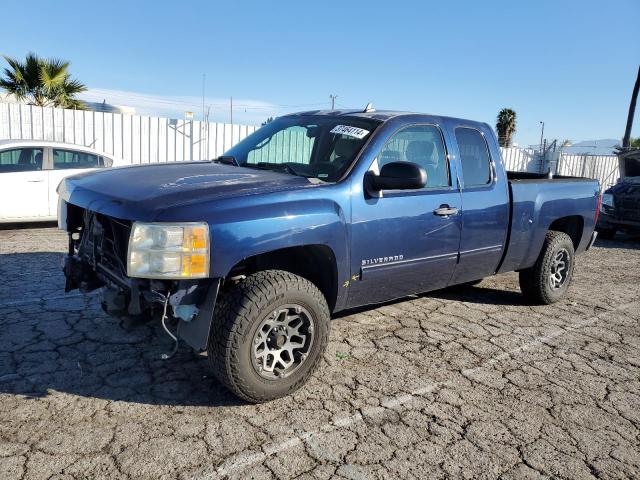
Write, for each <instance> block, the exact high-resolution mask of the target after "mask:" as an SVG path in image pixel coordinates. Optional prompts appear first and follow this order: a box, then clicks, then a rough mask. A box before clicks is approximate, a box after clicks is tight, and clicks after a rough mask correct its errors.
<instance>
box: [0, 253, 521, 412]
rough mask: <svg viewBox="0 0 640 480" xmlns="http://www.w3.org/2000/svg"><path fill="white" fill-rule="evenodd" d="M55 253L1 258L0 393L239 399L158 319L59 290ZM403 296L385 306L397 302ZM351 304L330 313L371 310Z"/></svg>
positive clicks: (504, 297)
mask: <svg viewBox="0 0 640 480" xmlns="http://www.w3.org/2000/svg"><path fill="white" fill-rule="evenodd" d="M60 256H61V254H60V253H56V252H37V253H16V254H8V255H0V278H3V279H6V280H4V281H3V284H4V285H3V286H4V287H5V288H3V289H2V291H1V292H0V331H2V332H3V334H2V335H0V394H12V395H22V396H25V397H33V398H37V397H45V396H47V395H48V394H49V393H50V392H51V391H59V392H66V393H70V394H73V395H79V396H83V397H92V398H99V399H105V400H112V401H125V402H134V403H141V404H149V405H174V406H177V405H180V406H206V407H213V406H237V405H244V404H245V402H243V401H241V400H239V399H238V398H236V397H235V396H234V395H232V394H231V393H229V392H228V391H227V390H226V389H225V388H224V387H223V386H222V385H221V384H220V383H219V382H218V381H217V380H216V379H215V378H214V377H213V375H212V372H211V369H210V367H209V364H208V360H207V358H206V355H204V354H197V353H195V352H193V351H192V350H191V349H190V348H189V347H188V346H186V345H185V344H181V346H180V348H179V350H178V352H177V354H176V355H175V357H173V358H172V359H170V360H168V361H165V360H161V359H160V355H161V354H162V353H165V352H169V351H170V350H171V348H172V346H173V343H172V340H171V339H170V338H169V337H168V336H167V335H166V333H165V332H164V331H163V330H162V327H161V325H160V322H159V320H154V321H152V322H149V323H145V324H142V325H136V324H132V323H130V322H127V321H123V320H117V319H114V318H112V317H109V316H108V315H106V314H105V313H104V312H103V311H102V309H101V307H100V299H99V295H97V294H88V295H81V294H79V293H78V292H71V293H69V294H65V293H64V278H63V275H62V273H61V271H60V267H59V265H60V263H59V262H60ZM420 296H429V297H434V298H442V299H447V300H465V301H469V302H476V303H486V304H493V305H521V304H523V302H524V300H523V298H522V296H521V295H520V294H519V293H517V292H511V291H502V290H496V289H493V288H485V287H482V286H476V287H468V288H460V287H458V288H450V289H446V290H442V291H437V292H431V293H428V294H424V295H420ZM411 298H416V296H413V297H405V298H401V299H398V300H395V301H393V302H387V303H386V305H389V304H395V303H401V302H404V301H407V300H409V299H411ZM379 306H380V305H375V306H369V307H362V308H358V309H351V310H349V311H346V312H341V313H340V314H338V315H336V316H334V318H340V317H344V316H346V315H352V314H355V313H358V312H360V311H365V310H370V309H372V308H378V307H379Z"/></svg>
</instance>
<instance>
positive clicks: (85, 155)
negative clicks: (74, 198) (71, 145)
mask: <svg viewBox="0 0 640 480" xmlns="http://www.w3.org/2000/svg"><path fill="white" fill-rule="evenodd" d="M103 167H104V159H103V158H102V157H101V156H99V155H95V154H93V153H90V152H83V151H80V150H73V149H68V148H51V166H50V170H49V215H54V216H55V215H56V214H57V208H58V194H57V192H56V189H57V188H58V185H59V184H60V182H61V181H62V179H63V178H65V177H69V176H71V175H76V174H78V173H83V172H87V171H91V170H95V169H99V168H103Z"/></svg>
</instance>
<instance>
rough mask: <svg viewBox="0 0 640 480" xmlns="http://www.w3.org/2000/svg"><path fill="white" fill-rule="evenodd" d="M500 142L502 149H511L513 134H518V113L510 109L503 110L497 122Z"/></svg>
mask: <svg viewBox="0 0 640 480" xmlns="http://www.w3.org/2000/svg"><path fill="white" fill-rule="evenodd" d="M496 130H497V132H498V142H499V143H500V146H501V147H510V146H511V141H512V139H513V134H514V133H516V112H515V111H514V110H512V109H510V108H503V109H502V110H500V113H498V118H497V120H496Z"/></svg>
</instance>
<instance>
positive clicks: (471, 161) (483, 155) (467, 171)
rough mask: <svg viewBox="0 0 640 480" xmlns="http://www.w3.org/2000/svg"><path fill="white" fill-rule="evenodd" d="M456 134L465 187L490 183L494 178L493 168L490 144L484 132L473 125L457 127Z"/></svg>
mask: <svg viewBox="0 0 640 480" xmlns="http://www.w3.org/2000/svg"><path fill="white" fill-rule="evenodd" d="M455 136H456V142H457V143H458V152H459V153H460V164H461V165H462V183H463V185H464V187H465V188H469V187H471V188H473V187H483V186H486V185H489V184H490V183H491V182H492V180H493V168H492V166H491V157H490V155H489V146H488V145H487V141H486V139H485V138H484V136H483V135H482V133H480V131H479V130H476V129H475V128H471V127H457V128H456V129H455Z"/></svg>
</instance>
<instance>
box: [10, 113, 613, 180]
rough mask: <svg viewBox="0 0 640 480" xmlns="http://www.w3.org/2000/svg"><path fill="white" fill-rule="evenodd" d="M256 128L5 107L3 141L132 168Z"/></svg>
mask: <svg viewBox="0 0 640 480" xmlns="http://www.w3.org/2000/svg"><path fill="white" fill-rule="evenodd" d="M256 128H258V127H256V126H252V125H231V124H228V123H206V122H197V121H193V122H192V121H186V120H171V119H169V118H163V117H148V116H141V115H126V114H119V113H103V112H93V111H82V110H65V109H61V108H48V107H45V108H42V107H34V106H31V105H23V104H19V103H5V102H0V139H12V138H15V139H37V140H52V141H58V142H67V143H74V144H78V145H85V146H89V147H92V148H94V149H96V150H98V151H100V152H104V153H106V154H110V155H113V156H115V157H118V158H122V159H124V160H126V161H128V162H130V163H155V162H174V161H181V160H191V159H193V160H210V159H212V158H215V157H217V156H219V155H221V154H222V153H223V152H224V151H225V150H227V149H229V148H230V147H231V146H233V145H234V144H236V143H237V142H239V141H240V140H242V139H243V138H245V137H246V136H247V135H249V134H250V133H253V132H254V131H255V130H256ZM290 135H291V134H290V133H289V136H290ZM280 137H282V136H278V137H277V138H276V139H275V141H274V142H272V144H269V145H268V150H269V152H271V151H273V152H280V153H282V157H283V158H285V157H286V156H287V154H286V153H285V152H284V150H283V148H284V147H283V145H284V144H287V145H292V147H291V149H292V150H293V151H291V152H288V155H291V154H295V153H296V152H297V151H306V150H308V149H309V148H310V144H309V139H308V138H306V136H305V135H301V134H296V138H295V139H291V138H287V139H285V138H284V137H283V138H280ZM284 140H286V141H284ZM501 151H502V156H503V158H504V162H505V166H506V168H507V170H512V171H528V172H539V173H541V172H544V171H546V170H547V169H548V161H547V160H545V159H543V158H542V156H541V155H539V154H538V153H537V152H536V151H535V150H533V149H521V148H517V147H511V148H502V149H501ZM261 153H262V154H264V153H265V152H261ZM269 157H270V158H272V157H273V155H269ZM556 158H557V155H556ZM553 163H555V159H554V161H553V162H552V164H553ZM556 169H557V173H558V174H560V175H572V176H578V177H589V178H596V179H598V180H599V181H600V184H601V186H602V187H603V188H607V187H608V186H610V185H612V184H614V183H615V182H616V180H617V178H618V176H619V170H618V159H617V157H616V156H615V155H597V156H596V155H569V154H564V153H563V154H561V155H560V156H559V161H558V162H557V166H556Z"/></svg>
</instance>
